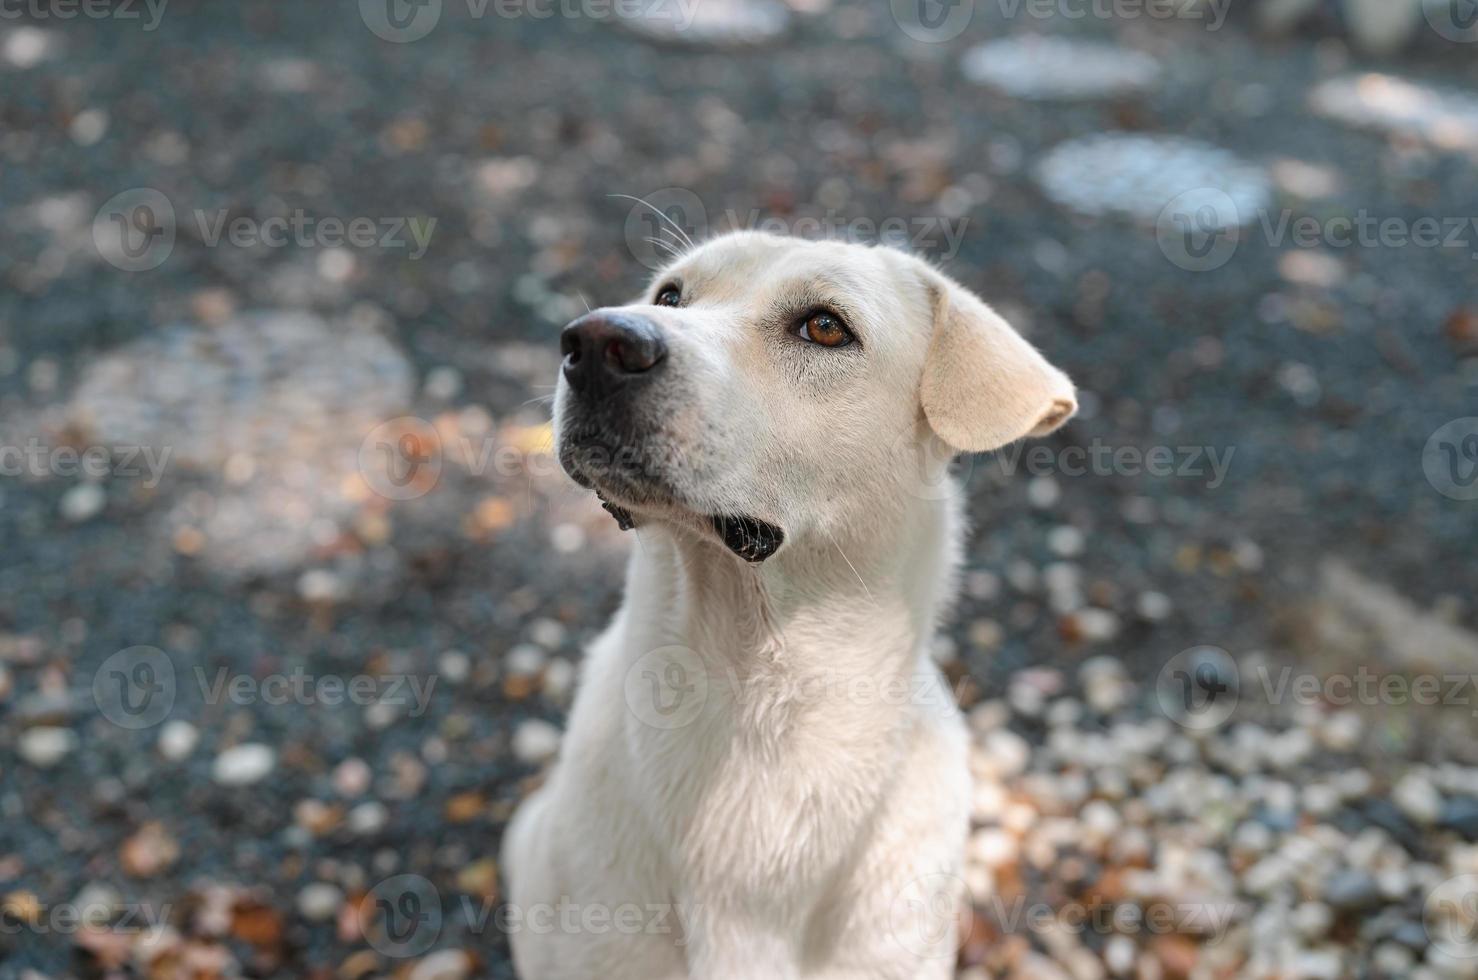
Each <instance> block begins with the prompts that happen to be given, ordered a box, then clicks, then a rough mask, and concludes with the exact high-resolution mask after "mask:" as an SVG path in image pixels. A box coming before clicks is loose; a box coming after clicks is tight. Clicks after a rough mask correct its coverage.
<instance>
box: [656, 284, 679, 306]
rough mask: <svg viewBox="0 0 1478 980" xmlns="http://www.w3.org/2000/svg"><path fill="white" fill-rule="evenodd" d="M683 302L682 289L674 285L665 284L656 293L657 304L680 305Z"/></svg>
mask: <svg viewBox="0 0 1478 980" xmlns="http://www.w3.org/2000/svg"><path fill="white" fill-rule="evenodd" d="M682 302H683V294H682V291H681V290H679V289H678V288H677V287H676V286H665V287H663V289H662V291H661V292H660V293H658V294H657V305H658V306H681V305H682Z"/></svg>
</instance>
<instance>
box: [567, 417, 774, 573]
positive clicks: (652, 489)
mask: <svg viewBox="0 0 1478 980" xmlns="http://www.w3.org/2000/svg"><path fill="white" fill-rule="evenodd" d="M617 455H619V454H611V453H609V452H607V451H605V450H604V448H602V449H600V450H599V451H597V452H594V453H592V452H591V451H590V450H589V447H588V446H582V445H581V444H580V443H578V442H576V441H574V440H569V441H565V442H563V443H562V445H561V446H560V450H559V461H560V465H561V466H562V467H564V470H565V472H566V473H568V474H569V475H570V479H572V480H574V481H575V482H576V483H578V484H579V485H580V486H582V487H584V488H585V489H587V490H590V491H592V492H593V493H594V494H595V496H596V498H597V499H599V500H600V505H601V507H602V508H604V510H605V512H606V513H608V514H610V515H611V517H612V518H613V519H614V520H615V521H616V524H617V526H618V527H620V528H621V530H623V531H630V530H632V529H633V528H635V527H636V526H637V525H638V523H639V520H638V516H637V515H638V514H645V513H649V512H650V513H657V514H661V513H664V512H666V513H668V514H672V515H685V516H686V517H687V518H688V519H689V520H690V519H691V518H697V520H696V524H697V525H698V527H699V529H700V531H706V532H712V533H713V534H714V535H716V536H717V537H718V540H719V541H721V542H722V543H723V545H724V547H725V548H728V549H729V550H730V551H732V552H733V553H734V554H735V555H737V556H738V557H740V558H742V559H743V560H744V561H747V562H749V563H751V564H756V565H757V564H759V563H761V562H763V561H764V560H765V559H767V558H769V557H770V556H771V555H773V554H775V552H777V551H779V550H780V546H781V545H782V544H784V543H785V531H784V529H782V528H780V527H779V526H777V525H775V524H771V523H770V522H769V521H765V520H761V519H760V518H758V517H754V516H752V515H749V514H709V513H705V512H703V511H702V510H699V509H695V508H693V507H691V506H688V505H687V504H685V503H684V502H683V501H682V500H681V499H680V497H679V495H678V494H677V493H676V491H675V490H674V489H673V488H672V487H671V485H670V484H669V483H668V481H667V480H665V479H664V478H663V476H662V475H661V474H660V473H650V472H646V471H643V470H640V469H635V468H631V467H615V466H611V465H609V461H610V460H611V459H613V458H616V456H617ZM592 459H594V460H598V461H599V462H600V465H591V462H592ZM689 520H684V521H683V523H689Z"/></svg>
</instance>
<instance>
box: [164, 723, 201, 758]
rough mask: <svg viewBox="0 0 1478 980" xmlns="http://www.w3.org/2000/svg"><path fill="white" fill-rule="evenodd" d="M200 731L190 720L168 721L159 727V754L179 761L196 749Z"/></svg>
mask: <svg viewBox="0 0 1478 980" xmlns="http://www.w3.org/2000/svg"><path fill="white" fill-rule="evenodd" d="M199 743H200V732H199V731H197V730H196V728H195V726H194V725H192V724H190V723H189V722H188V721H179V720H175V721H167V722H165V723H164V727H163V728H161V729H159V754H160V755H162V756H164V757H165V758H166V759H169V760H170V761H171V762H179V761H180V760H182V759H184V758H186V757H188V756H189V755H190V753H192V752H194V751H195V746H196V745H198V744H199Z"/></svg>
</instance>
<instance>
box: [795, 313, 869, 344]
mask: <svg viewBox="0 0 1478 980" xmlns="http://www.w3.org/2000/svg"><path fill="white" fill-rule="evenodd" d="M800 337H801V339H802V340H809V341H810V342H811V343H813V344H820V345H821V346H822V347H845V346H847V345H848V344H850V343H851V342H852V341H853V340H855V339H857V338H855V337H853V336H852V331H850V330H848V329H847V328H846V327H845V326H844V325H843V324H842V321H841V320H839V319H837V317H836V316H834V315H832V314H830V313H812V314H811V315H810V316H809V317H808V318H807V319H806V321H805V322H804V323H802V324H801V329H800Z"/></svg>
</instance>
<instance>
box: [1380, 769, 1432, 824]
mask: <svg viewBox="0 0 1478 980" xmlns="http://www.w3.org/2000/svg"><path fill="white" fill-rule="evenodd" d="M1391 801H1392V802H1393V803H1395V804H1396V805H1397V806H1398V807H1400V808H1401V810H1402V812H1403V813H1405V814H1406V815H1407V816H1408V817H1410V818H1411V819H1413V820H1415V821H1416V822H1417V823H1421V824H1433V823H1436V822H1437V818H1438V817H1440V816H1441V815H1442V794H1441V793H1439V792H1437V787H1435V786H1433V785H1432V781H1431V780H1430V779H1428V778H1427V777H1426V776H1424V775H1422V774H1420V773H1415V772H1411V773H1407V774H1406V775H1405V776H1403V777H1401V780H1400V781H1399V782H1398V783H1396V786H1395V788H1394V789H1392V790H1391Z"/></svg>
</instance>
